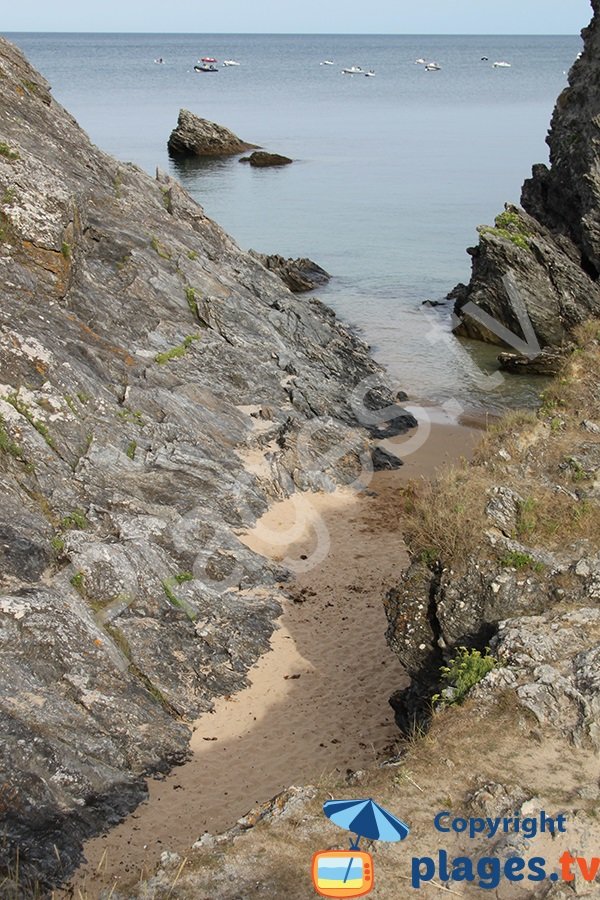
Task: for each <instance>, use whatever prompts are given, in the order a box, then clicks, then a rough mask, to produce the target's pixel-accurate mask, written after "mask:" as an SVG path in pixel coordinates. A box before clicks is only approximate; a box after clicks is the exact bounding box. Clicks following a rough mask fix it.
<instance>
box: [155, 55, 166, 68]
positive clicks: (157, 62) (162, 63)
mask: <svg viewBox="0 0 600 900" xmlns="http://www.w3.org/2000/svg"><path fill="white" fill-rule="evenodd" d="M154 62H155V63H156V65H157V66H164V64H165V61H164V59H163V58H162V56H159V57H158V59H155V60H154Z"/></svg>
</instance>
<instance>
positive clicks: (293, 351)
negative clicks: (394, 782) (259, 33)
mask: <svg viewBox="0 0 600 900" xmlns="http://www.w3.org/2000/svg"><path fill="white" fill-rule="evenodd" d="M0 271H1V272H2V283H3V296H2V309H1V312H0V491H1V493H2V505H1V508H0V535H1V540H0V728H1V730H2V735H3V740H2V744H1V749H0V817H1V819H2V823H1V828H2V833H3V841H2V845H1V847H0V866H2V868H3V869H4V871H5V873H6V872H8V873H9V875H10V873H11V871H12V870H13V865H14V861H15V854H16V852H17V848H18V853H19V871H20V880H21V884H22V885H23V884H24V885H25V886H26V885H27V883H28V881H27V879H28V878H31V879H33V880H35V879H36V878H40V879H41V880H42V881H43V882H46V883H47V882H49V881H52V880H56V879H61V878H63V877H65V876H66V875H67V874H68V872H69V871H70V869H71V868H72V867H73V865H74V864H75V863H76V862H77V861H78V859H79V856H80V848H81V840H82V839H83V838H84V837H85V836H86V835H89V834H91V833H93V832H95V831H97V830H98V829H99V828H101V827H104V826H105V825H106V824H107V823H110V822H111V821H114V820H115V819H117V818H118V817H119V816H120V815H121V814H122V813H123V812H125V811H127V810H130V809H131V808H133V807H134V806H135V805H136V804H137V803H138V802H139V801H140V800H141V799H142V798H143V796H144V791H145V786H144V777H145V776H146V775H147V774H148V773H151V772H156V771H160V770H163V769H165V768H166V767H168V766H171V765H172V764H175V763H177V762H178V761H179V760H181V759H182V758H183V757H184V756H185V754H186V748H187V743H188V738H189V723H190V722H191V721H193V720H194V718H196V717H197V716H198V715H199V714H201V713H202V712H204V711H206V710H208V709H209V708H210V706H211V702H212V698H213V697H215V696H216V695H219V694H226V693H230V692H232V691H235V690H236V689H237V688H239V687H240V686H241V685H242V684H243V682H244V678H245V673H246V672H247V670H248V668H249V667H250V666H251V665H252V663H253V662H254V661H255V660H256V658H257V657H258V656H259V655H260V654H261V653H262V652H264V650H265V649H266V648H267V646H268V641H269V637H270V635H271V632H272V629H273V622H274V620H275V618H276V617H277V615H278V613H279V610H280V606H279V599H280V595H279V592H278V590H277V587H276V585H275V582H276V581H279V580H281V579H282V578H284V577H285V573H283V572H281V571H279V570H277V569H274V568H273V566H270V565H267V564H266V563H265V561H264V560H263V559H262V558H261V557H258V556H256V555H254V554H253V553H251V552H250V551H249V550H247V549H246V548H245V547H244V546H243V545H242V544H241V543H240V541H239V539H238V537H237V535H238V533H239V531H240V530H243V529H244V528H246V527H248V526H249V525H251V524H252V523H253V522H254V521H255V520H256V518H257V517H258V516H259V515H261V513H262V512H263V511H264V510H265V509H266V507H267V505H268V503H269V501H270V500H272V499H273V498H278V497H283V496H286V495H288V494H290V493H292V492H294V491H296V490H311V489H312V490H315V489H326V490H327V489H332V488H333V487H334V486H335V484H336V483H340V482H342V483H343V482H348V481H351V480H353V479H354V478H355V477H356V475H357V474H358V473H359V472H360V470H361V467H362V466H363V464H364V463H365V460H367V461H368V459H369V456H370V453H371V449H370V448H371V438H372V436H373V433H376V432H377V426H376V425H373V424H371V425H370V426H369V427H368V428H367V429H363V428H360V427H358V424H359V423H358V422H357V418H356V413H355V412H354V410H353V407H352V405H351V403H350V399H349V397H350V393H351V392H352V390H353V388H354V387H355V385H356V384H357V383H358V382H360V381H361V380H362V379H364V378H367V377H369V378H371V381H370V382H369V385H370V390H369V393H368V396H367V406H368V407H369V408H370V409H371V410H376V409H379V408H381V407H388V406H390V404H391V405H392V411H391V413H389V415H391V416H392V418H393V422H392V424H391V425H390V426H389V427H388V431H389V430H390V428H391V430H392V431H394V430H395V431H401V430H403V429H405V428H406V427H408V426H410V425H411V424H412V422H413V420H412V418H411V417H410V416H409V415H406V414H404V413H403V411H402V410H401V408H399V407H397V406H395V405H394V404H395V400H396V394H395V392H394V391H393V390H392V389H391V387H390V386H389V385H388V384H387V382H386V379H385V377H384V375H383V373H382V372H381V370H380V369H379V368H378V367H377V366H376V364H375V363H374V362H373V361H372V359H371V358H370V356H369V353H368V348H367V347H366V346H365V345H363V344H362V343H361V342H360V341H359V340H357V338H356V337H355V336H353V335H352V334H351V333H350V332H349V331H348V330H347V329H346V328H344V327H343V326H342V325H341V324H340V323H339V322H338V321H337V320H336V318H335V315H334V314H333V313H332V312H331V311H330V310H329V309H327V308H326V307H325V306H323V305H322V304H321V303H320V302H319V301H318V300H316V299H315V298H313V297H309V298H306V299H302V300H301V299H298V298H297V297H295V296H294V295H293V294H292V293H291V292H290V291H289V290H288V289H287V288H286V287H285V286H284V285H283V283H282V281H281V280H280V279H279V278H278V277H276V276H275V275H273V274H272V273H270V272H269V271H267V269H266V268H265V267H264V266H263V265H262V264H261V263H260V262H259V261H258V260H257V259H255V258H254V257H252V256H251V255H249V254H246V253H243V252H242V251H241V250H240V249H239V248H238V247H237V246H236V245H235V243H234V242H233V241H232V240H231V239H230V238H229V237H228V236H227V235H226V234H225V233H224V232H223V231H222V230H221V229H220V228H219V227H218V226H217V225H215V224H214V223H213V222H212V221H210V220H209V219H208V218H207V217H206V216H205V215H204V213H203V211H202V209H201V208H200V207H199V206H198V205H197V204H196V203H194V202H193V201H192V200H191V199H190V197H189V196H188V195H187V194H186V193H185V192H184V191H183V190H182V189H181V188H180V187H179V185H178V184H177V183H176V182H175V181H173V180H171V179H170V178H168V177H167V176H165V175H161V174H158V175H157V178H156V180H153V179H151V178H150V177H148V176H147V175H146V174H145V173H144V172H142V171H141V170H140V169H139V168H137V167H136V166H134V165H131V164H123V163H118V162H117V161H115V160H114V159H112V158H110V157H109V156H107V155H105V154H104V153H102V152H101V151H99V150H98V149H97V148H96V147H94V146H93V145H92V144H91V143H90V141H89V139H88V138H87V136H86V135H85V134H84V133H83V132H82V131H81V129H80V128H79V127H78V125H77V123H76V122H75V121H74V120H73V118H72V117H71V116H70V115H69V114H68V113H67V112H66V111H65V110H64V109H62V108H61V107H60V106H59V105H58V104H57V103H56V102H55V101H54V100H53V98H52V95H51V92H50V88H49V86H48V84H47V83H46V81H45V80H44V79H43V78H42V77H41V76H40V75H39V74H38V73H37V72H36V71H34V70H33V69H32V68H31V66H30V65H29V64H28V63H27V62H26V60H25V59H24V58H23V56H22V55H21V53H20V52H19V51H18V50H17V49H16V48H15V47H14V46H12V45H11V44H9V43H8V42H7V41H5V40H0ZM376 417H377V416H376V415H375V417H373V416H371V419H373V418H376ZM309 421H310V423H311V427H310V439H309V440H307V441H305V442H304V445H303V450H302V452H300V450H299V447H298V436H299V435H301V434H302V432H303V428H304V426H305V425H306V423H308V422H309ZM340 447H341V450H340ZM249 452H251V453H252V460H253V463H252V466H250V465H249V464H248V463H247V454H248V453H249ZM3 883H4V884H5V885H6V882H3Z"/></svg>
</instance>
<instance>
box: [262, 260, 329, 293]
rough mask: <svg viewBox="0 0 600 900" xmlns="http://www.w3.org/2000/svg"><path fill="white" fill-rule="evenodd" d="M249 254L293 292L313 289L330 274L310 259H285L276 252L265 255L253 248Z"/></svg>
mask: <svg viewBox="0 0 600 900" xmlns="http://www.w3.org/2000/svg"><path fill="white" fill-rule="evenodd" d="M250 254H251V255H252V256H253V257H254V258H255V259H257V260H258V261H259V262H261V263H262V264H263V266H264V267H265V268H266V269H268V270H269V271H270V272H274V273H275V275H278V276H279V278H281V280H282V281H283V282H284V284H286V285H287V286H288V287H289V289H290V291H293V292H294V294H302V293H303V292H304V291H314V289H315V288H317V287H319V286H320V285H323V284H327V282H328V281H329V280H330V278H331V275H330V274H329V273H328V272H326V271H325V269H322V268H321V266H318V265H317V263H316V262H313V261H312V259H306V258H302V259H285V258H284V257H283V256H278V255H277V254H271V255H267V254H265V253H256V252H255V251H254V250H251V251H250Z"/></svg>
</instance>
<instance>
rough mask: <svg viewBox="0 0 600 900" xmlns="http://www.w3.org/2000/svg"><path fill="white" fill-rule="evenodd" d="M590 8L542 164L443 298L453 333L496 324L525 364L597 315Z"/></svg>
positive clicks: (488, 329) (498, 337)
mask: <svg viewBox="0 0 600 900" xmlns="http://www.w3.org/2000/svg"><path fill="white" fill-rule="evenodd" d="M592 8H593V11H594V15H593V19H592V22H591V24H590V25H589V27H588V28H586V29H584V31H583V39H584V49H583V52H582V54H581V57H580V58H579V59H578V60H577V61H576V62H575V63H574V65H573V67H572V69H571V71H570V72H569V86H568V87H567V88H565V90H564V91H563V93H562V94H561V95H560V97H559V98H558V102H557V104H556V108H555V111H554V115H553V118H552V124H551V128H550V132H549V134H548V137H547V143H548V146H549V148H550V167H548V166H546V165H542V164H540V165H535V166H534V167H533V174H532V177H531V178H530V179H528V180H527V181H526V182H525V184H524V185H523V190H522V194H521V207H517V206H515V205H512V204H507V206H506V208H505V210H504V211H503V212H502V213H500V215H499V216H497V218H496V220H495V223H494V225H493V226H482V227H481V228H480V229H479V244H478V246H477V247H473V248H471V249H470V250H469V251H468V252H469V253H470V255H471V257H472V269H473V271H472V277H471V281H470V282H469V284H468V285H459V286H458V288H455V289H454V291H453V292H452V293H451V295H450V298H449V299H453V300H455V307H454V309H455V314H456V315H457V317H458V319H459V320H460V324H459V325H458V327H457V329H456V330H457V333H458V334H461V335H465V336H468V337H472V338H476V339H477V340H482V341H488V342H491V343H495V344H501V343H503V342H504V339H503V338H502V334H501V331H500V330H499V329H498V325H500V326H504V327H506V328H508V329H509V330H510V331H511V332H513V334H514V335H516V336H517V338H521V339H523V338H525V341H526V342H527V343H528V344H530V346H528V347H526V348H525V349H520V350H519V352H520V354H521V355H522V356H524V357H525V359H527V358H528V357H529V358H533V362H535V359H536V358H537V357H538V355H539V353H540V350H544V348H546V347H561V346H563V345H565V344H567V345H568V344H569V343H570V341H571V337H572V334H573V331H574V330H575V329H576V328H577V326H579V325H581V324H583V323H584V322H585V321H586V320H587V319H588V318H589V317H590V316H598V315H600V286H599V283H598V276H599V273H600V203H599V201H598V197H599V191H600V181H599V176H598V168H597V149H596V144H597V135H596V131H597V124H596V123H597V117H598V114H599V112H600V96H599V95H598V91H597V89H596V82H597V76H598V69H599V66H600V62H599V60H600V2H599V0H592ZM507 276H508V277H510V278H511V279H512V282H513V286H514V290H512V291H511V290H510V289H507V281H506V279H507ZM471 304H473V305H474V306H475V307H477V311H476V310H474V309H473V306H471ZM481 313H484V314H487V316H489V317H491V319H492V320H493V323H495V324H490V322H489V321H487V320H485V319H483V318H482V317H481ZM525 317H528V320H529V323H530V325H531V326H532V329H533V332H534V333H535V340H533V339H532V338H530V334H528V333H527V330H526V329H527V324H528V323H527V322H526V321H525ZM524 326H525V329H524ZM554 371H556V367H554Z"/></svg>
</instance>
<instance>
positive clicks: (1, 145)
mask: <svg viewBox="0 0 600 900" xmlns="http://www.w3.org/2000/svg"><path fill="white" fill-rule="evenodd" d="M0 156H3V157H4V158H5V159H10V160H14V159H20V156H19V153H18V152H17V150H13V149H12V147H9V146H8V144H6V143H5V142H4V141H0Z"/></svg>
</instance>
